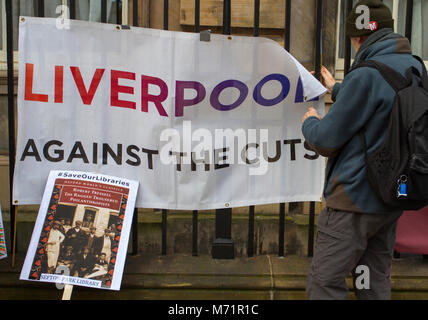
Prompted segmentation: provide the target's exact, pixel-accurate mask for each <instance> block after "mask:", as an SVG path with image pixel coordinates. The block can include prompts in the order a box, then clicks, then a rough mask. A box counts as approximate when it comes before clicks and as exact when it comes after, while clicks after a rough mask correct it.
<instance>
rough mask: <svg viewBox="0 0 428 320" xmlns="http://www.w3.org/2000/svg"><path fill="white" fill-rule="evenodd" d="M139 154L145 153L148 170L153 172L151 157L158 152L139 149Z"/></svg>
mask: <svg viewBox="0 0 428 320" xmlns="http://www.w3.org/2000/svg"><path fill="white" fill-rule="evenodd" d="M141 152H143V153H147V161H148V163H149V169H150V170H153V155H154V154H159V151H158V150H149V149H144V148H142V149H141Z"/></svg>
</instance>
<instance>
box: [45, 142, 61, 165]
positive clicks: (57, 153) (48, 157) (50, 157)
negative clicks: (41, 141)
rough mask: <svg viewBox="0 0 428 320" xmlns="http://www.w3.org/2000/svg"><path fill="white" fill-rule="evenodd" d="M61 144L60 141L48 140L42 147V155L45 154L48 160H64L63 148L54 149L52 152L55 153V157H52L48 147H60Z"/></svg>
mask: <svg viewBox="0 0 428 320" xmlns="http://www.w3.org/2000/svg"><path fill="white" fill-rule="evenodd" d="M62 145H63V143H62V142H61V141H58V140H51V141H48V143H46V144H45V146H44V147H43V155H44V156H45V158H46V160H48V161H50V162H60V161H62V160H64V150H61V149H55V150H54V152H53V153H54V154H56V155H57V157H52V156H51V155H50V154H49V148H50V147H51V146H58V147H61V146H62Z"/></svg>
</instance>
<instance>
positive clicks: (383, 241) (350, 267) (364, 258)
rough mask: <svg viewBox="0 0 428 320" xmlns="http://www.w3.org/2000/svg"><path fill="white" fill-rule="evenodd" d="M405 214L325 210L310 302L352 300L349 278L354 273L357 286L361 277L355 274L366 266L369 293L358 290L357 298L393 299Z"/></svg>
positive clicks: (309, 288)
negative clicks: (399, 229)
mask: <svg viewBox="0 0 428 320" xmlns="http://www.w3.org/2000/svg"><path fill="white" fill-rule="evenodd" d="M401 214H402V213H394V214H392V213H391V214H381V215H378V214H362V213H352V212H342V211H337V210H333V209H330V208H327V209H325V210H323V211H322V212H321V214H320V216H319V218H318V227H317V229H318V230H317V242H316V247H315V252H314V257H313V259H312V264H311V267H310V270H309V273H308V278H307V287H306V296H307V298H308V299H310V300H346V299H348V297H349V293H348V286H347V284H346V280H345V279H346V277H347V276H348V275H350V274H351V273H352V275H353V278H354V284H355V281H356V279H357V278H358V276H359V275H360V274H355V270H356V268H357V267H358V266H365V267H366V270H368V271H369V272H368V275H369V289H367V286H365V289H362V290H359V289H357V288H355V294H356V296H357V298H358V299H361V300H389V299H391V281H390V269H391V263H392V255H393V250H394V244H395V233H396V227H397V222H398V219H399V218H400V216H401ZM358 271H360V270H358ZM360 287H361V286H360Z"/></svg>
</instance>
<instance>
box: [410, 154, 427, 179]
mask: <svg viewBox="0 0 428 320" xmlns="http://www.w3.org/2000/svg"><path fill="white" fill-rule="evenodd" d="M409 165H410V169H411V170H414V171H417V172H419V173H422V174H428V154H413V155H412V158H411V159H410V164H409Z"/></svg>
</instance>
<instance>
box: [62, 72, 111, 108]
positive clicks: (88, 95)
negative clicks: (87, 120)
mask: <svg viewBox="0 0 428 320" xmlns="http://www.w3.org/2000/svg"><path fill="white" fill-rule="evenodd" d="M70 70H71V73H72V74H73V78H74V82H75V83H76V86H77V89H78V90H79V94H80V97H81V98H82V101H83V103H84V104H86V105H91V103H92V100H93V99H94V95H95V92H96V91H97V89H98V86H99V84H100V82H101V78H102V77H103V74H104V71H105V69H97V70H96V71H95V74H94V76H93V78H92V81H91V85H90V86H89V90H86V87H85V83H84V82H83V79H82V74H81V73H80V69H79V67H70Z"/></svg>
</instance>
